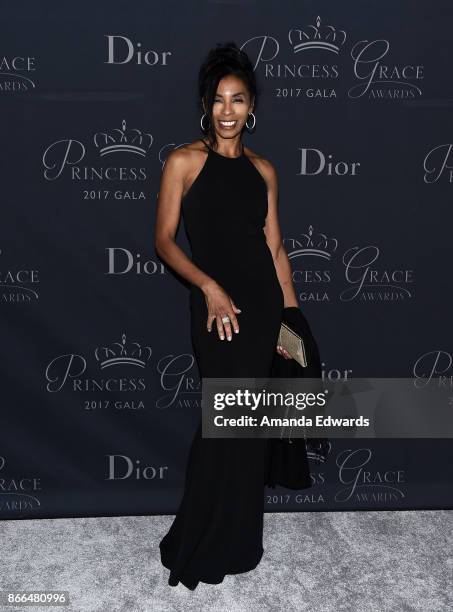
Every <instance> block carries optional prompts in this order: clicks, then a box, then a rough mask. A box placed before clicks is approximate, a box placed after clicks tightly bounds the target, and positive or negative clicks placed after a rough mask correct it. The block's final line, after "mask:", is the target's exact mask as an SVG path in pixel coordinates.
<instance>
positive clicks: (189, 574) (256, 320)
mask: <svg viewBox="0 0 453 612" xmlns="http://www.w3.org/2000/svg"><path fill="white" fill-rule="evenodd" d="M205 146H206V148H207V157H206V161H205V163H204V165H203V167H202V169H201V171H200V172H199V174H198V175H197V177H196V178H195V180H194V182H193V183H192V185H191V186H190V187H189V191H188V192H187V194H186V195H185V196H184V198H183V201H182V215H183V218H184V224H185V228H186V232H187V236H188V239H189V243H190V246H191V250H192V261H193V262H194V263H195V264H196V265H197V266H198V267H199V268H200V269H202V270H203V271H204V272H206V273H207V274H208V275H209V276H211V277H212V278H213V279H214V280H215V281H217V282H218V283H219V284H220V285H221V286H222V287H223V288H224V289H225V291H226V292H227V293H228V294H229V296H230V297H231V298H232V300H233V301H234V303H235V304H236V306H237V307H238V308H240V309H241V310H242V312H241V313H240V314H237V315H236V316H237V319H238V322H239V326H240V332H239V333H238V334H236V333H234V330H233V329H232V336H233V337H232V340H231V341H228V340H227V339H226V337H225V339H224V340H220V338H219V335H218V332H217V327H216V323H215V320H214V323H213V325H212V329H211V332H208V331H207V315H208V309H207V305H206V301H205V298H204V294H203V292H202V291H201V290H200V289H199V288H198V287H197V286H195V285H192V286H191V290H190V310H191V338H192V344H193V349H194V355H195V359H196V362H197V365H198V369H199V373H200V377H219V378H221V377H251V378H259V377H266V376H268V375H269V373H270V369H271V363H272V359H273V357H274V354H275V351H276V345H277V338H278V332H279V328H280V322H281V320H282V311H283V292H282V289H281V286H280V283H279V281H278V277H277V274H276V270H275V266H274V262H273V259H272V254H271V251H270V249H269V247H268V246H267V243H266V238H265V234H264V232H263V227H264V224H265V218H266V215H267V185H266V182H265V181H264V178H263V177H262V176H261V174H260V172H259V171H258V169H257V168H256V167H255V165H254V164H253V162H252V161H251V160H250V159H249V158H248V156H247V155H246V154H245V152H244V147H243V146H242V153H241V155H240V156H239V157H234V158H230V157H226V156H224V155H222V154H220V153H218V152H216V151H214V150H213V149H212V148H210V147H208V146H207V145H206V143H205ZM266 451H267V440H266V439H258V438H256V439H251V438H250V439H247V438H240V439H235V438H202V437H201V410H200V423H199V426H198V429H197V431H196V434H195V436H194V439H193V442H192V445H191V448H190V451H189V455H188V462H187V467H186V480H185V487H184V493H183V497H182V500H181V504H180V507H179V510H178V512H177V514H176V517H175V520H174V521H173V524H172V525H171V527H170V529H169V531H168V532H167V534H166V535H165V536H164V538H163V539H162V541H161V542H160V553H161V561H162V563H163V565H164V566H165V567H167V568H168V569H170V576H169V580H168V584H169V585H171V586H176V585H177V584H178V582H181V583H182V584H184V585H185V586H186V587H187V588H189V589H191V590H193V589H195V588H196V586H197V584H198V582H199V581H201V582H206V583H210V584H218V583H220V582H222V580H223V578H224V577H225V575H226V574H237V573H242V572H246V571H249V570H251V569H253V568H255V567H256V566H257V565H258V563H259V562H260V560H261V557H262V554H263V513H264V484H265V478H266V461H267V453H266Z"/></svg>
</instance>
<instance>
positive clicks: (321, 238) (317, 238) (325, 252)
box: [288, 225, 338, 260]
mask: <svg viewBox="0 0 453 612" xmlns="http://www.w3.org/2000/svg"><path fill="white" fill-rule="evenodd" d="M300 236H301V237H300V238H292V239H291V243H292V245H293V246H294V247H295V248H294V250H290V251H289V252H288V258H289V259H295V258H296V257H302V256H304V255H314V256H316V257H322V258H323V259H328V260H330V259H331V258H332V254H333V253H335V251H336V250H337V248H338V240H337V239H336V238H328V237H327V236H326V234H322V233H318V234H314V233H313V225H309V227H308V233H307V234H300Z"/></svg>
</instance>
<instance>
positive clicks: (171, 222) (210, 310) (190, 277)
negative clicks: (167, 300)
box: [154, 148, 241, 340]
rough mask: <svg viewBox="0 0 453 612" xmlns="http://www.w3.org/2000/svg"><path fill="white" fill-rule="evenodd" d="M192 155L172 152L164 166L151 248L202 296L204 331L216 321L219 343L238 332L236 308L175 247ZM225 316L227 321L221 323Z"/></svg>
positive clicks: (183, 152)
mask: <svg viewBox="0 0 453 612" xmlns="http://www.w3.org/2000/svg"><path fill="white" fill-rule="evenodd" d="M190 155H191V152H190V151H188V150H183V149H182V148H181V149H175V150H174V151H172V152H171V153H170V154H169V156H168V157H167V160H166V162H165V164H164V167H163V171H162V176H161V182H160V188H159V197H158V202H157V216H156V226H155V230H154V248H155V251H156V253H157V254H158V255H159V256H160V257H161V258H162V259H163V260H164V261H165V262H166V263H167V264H168V265H169V266H170V267H171V268H173V270H175V271H176V272H178V274H180V275H181V276H182V277H183V278H185V279H186V280H187V281H189V283H191V284H192V285H196V286H197V287H199V288H200V289H201V291H202V292H203V293H204V296H205V300H206V306H207V321H206V326H207V330H208V331H209V332H210V331H211V329H212V324H213V323H214V321H215V322H216V327H217V332H218V335H219V337H220V339H221V340H223V339H224V338H225V336H226V338H227V340H231V338H232V333H231V331H232V330H231V328H232V327H233V329H234V331H235V332H236V333H239V323H238V320H237V317H236V314H238V313H240V312H241V311H240V309H239V307H238V306H237V305H236V304H235V302H234V301H233V299H232V298H231V297H230V296H229V295H228V294H227V293H226V292H225V290H224V289H223V288H222V287H221V286H220V285H219V284H218V283H217V282H216V281H215V280H214V279H213V278H212V277H211V276H209V275H208V274H206V273H205V272H203V270H201V269H200V268H199V267H198V266H196V265H195V264H194V263H193V262H192V260H191V259H190V258H189V257H188V256H187V255H186V254H185V253H184V251H183V250H182V249H181V248H180V247H179V246H178V245H177V244H176V242H175V235H176V230H177V228H178V224H179V219H180V215H181V199H182V194H183V191H184V185H185V181H186V180H187V179H186V177H187V175H188V173H190V170H191V166H192V163H191V158H190ZM224 315H227V316H228V317H229V322H223V321H222V317H223V316H224Z"/></svg>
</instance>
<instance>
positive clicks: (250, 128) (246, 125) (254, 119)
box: [245, 113, 256, 132]
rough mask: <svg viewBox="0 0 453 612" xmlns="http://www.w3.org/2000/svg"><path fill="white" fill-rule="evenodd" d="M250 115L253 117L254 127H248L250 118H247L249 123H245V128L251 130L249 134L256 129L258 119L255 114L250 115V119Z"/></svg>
mask: <svg viewBox="0 0 453 612" xmlns="http://www.w3.org/2000/svg"><path fill="white" fill-rule="evenodd" d="M250 115H251V116H252V117H253V125H252V127H250V126H249V125H248V118H247V121H246V122H245V127H246V128H247V129H248V130H249V132H251V131H252V130H253V129H254V128H255V125H256V117H255V115H254V114H253V113H249V117H250Z"/></svg>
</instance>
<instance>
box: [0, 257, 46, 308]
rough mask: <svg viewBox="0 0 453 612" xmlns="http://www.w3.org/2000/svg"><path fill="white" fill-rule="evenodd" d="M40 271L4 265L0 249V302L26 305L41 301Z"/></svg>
mask: <svg viewBox="0 0 453 612" xmlns="http://www.w3.org/2000/svg"><path fill="white" fill-rule="evenodd" d="M38 286H39V271H38V270H36V269H34V268H30V267H24V266H21V267H20V268H19V267H18V266H17V265H14V264H13V265H12V266H8V265H6V264H5V263H4V259H3V251H2V249H0V302H1V303H2V304H24V303H29V302H35V301H36V300H38V299H39V294H38Z"/></svg>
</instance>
